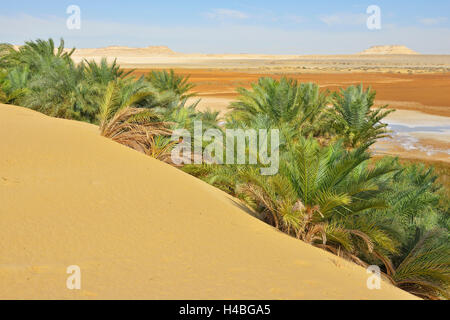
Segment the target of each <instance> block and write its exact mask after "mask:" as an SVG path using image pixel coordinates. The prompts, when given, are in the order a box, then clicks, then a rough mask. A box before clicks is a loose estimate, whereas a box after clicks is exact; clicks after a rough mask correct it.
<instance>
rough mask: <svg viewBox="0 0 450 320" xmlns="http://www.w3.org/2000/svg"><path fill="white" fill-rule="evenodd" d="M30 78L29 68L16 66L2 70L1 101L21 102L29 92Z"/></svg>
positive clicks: (0, 75) (0, 73) (0, 76)
mask: <svg viewBox="0 0 450 320" xmlns="http://www.w3.org/2000/svg"><path fill="white" fill-rule="evenodd" d="M29 78H30V72H29V71H28V68H26V67H25V68H24V67H15V68H12V69H9V70H8V71H6V70H5V71H1V72H0V102H3V103H11V104H21V101H22V99H23V97H24V96H25V95H26V94H27V93H28V88H27V84H28V81H29Z"/></svg>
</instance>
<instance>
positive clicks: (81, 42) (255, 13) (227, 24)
mask: <svg viewBox="0 0 450 320" xmlns="http://www.w3.org/2000/svg"><path fill="white" fill-rule="evenodd" d="M70 5H77V6H78V7H79V8H80V9H81V29H79V30H69V29H68V28H67V26H66V21H67V19H68V17H69V14H67V8H68V7H69V6H70ZM370 5H377V6H379V7H380V9H381V30H369V29H368V28H367V19H368V17H369V14H367V8H368V7H369V6H370ZM49 37H52V38H61V37H63V38H64V39H65V40H66V43H67V46H71V47H72V46H75V47H77V48H86V47H103V46H108V45H123V46H134V47H145V46H149V45H166V46H169V47H170V48H172V49H173V50H175V51H178V52H188V53H197V52H200V53H272V54H339V53H355V52H359V51H362V50H364V49H366V48H367V47H369V46H372V45H381V44H403V45H406V46H408V47H410V48H412V49H414V50H416V51H419V52H421V53H430V54H450V1H448V0H434V1H433V0H430V1H415V0H410V1H406V0H395V1H392V0H380V1H376V0H369V1H364V0H363V1H361V0H358V1H356V0H347V1H346V0H342V1H335V0H315V1H311V0H308V1H303V0H278V1H273V0H272V1H265V0H259V1H254V0H239V1H235V0H227V1H215V0H209V1H196V0H191V1H186V0H184V1H178V0H170V1H161V0H158V1H153V0H127V1H123V0H120V1H119V0H108V1H106V0H87V1H85V0H71V1H65V0H47V1H46V0H40V1H31V0H27V1H23V0H15V1H1V3H0V42H8V43H14V44H22V43H23V42H24V41H27V40H33V39H36V38H49Z"/></svg>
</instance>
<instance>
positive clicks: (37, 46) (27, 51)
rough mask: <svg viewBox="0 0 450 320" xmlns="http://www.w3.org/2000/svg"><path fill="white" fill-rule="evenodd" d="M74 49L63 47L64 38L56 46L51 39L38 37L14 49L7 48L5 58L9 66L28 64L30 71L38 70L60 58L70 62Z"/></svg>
mask: <svg viewBox="0 0 450 320" xmlns="http://www.w3.org/2000/svg"><path fill="white" fill-rule="evenodd" d="M74 52H75V49H72V50H70V51H68V50H66V49H65V48H64V40H63V39H61V40H60V44H59V46H58V47H57V48H56V47H55V43H54V41H53V39H48V40H47V41H45V40H41V39H38V40H36V41H28V42H25V45H23V46H22V47H20V48H19V50H18V51H16V50H12V51H11V50H9V53H8V54H7V55H6V57H5V58H6V60H7V61H8V63H9V65H10V66H18V65H25V66H28V68H29V69H30V72H31V73H35V72H36V71H39V70H40V69H41V68H42V66H45V65H50V64H52V61H53V60H55V59H57V60H62V61H63V62H66V63H69V62H71V56H72V54H73V53H74Z"/></svg>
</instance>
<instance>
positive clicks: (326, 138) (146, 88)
mask: <svg viewBox="0 0 450 320" xmlns="http://www.w3.org/2000/svg"><path fill="white" fill-rule="evenodd" d="M72 53H73V50H66V49H65V48H64V42H63V41H61V44H60V45H59V47H55V45H54V42H53V41H52V40H49V41H43V40H37V41H34V42H27V43H26V44H25V45H24V46H23V47H21V48H20V49H19V50H15V49H14V48H13V47H12V46H10V45H0V102H3V103H11V104H18V105H22V106H26V107H29V108H32V109H34V110H37V111H40V112H43V113H45V114H48V115H51V116H55V117H61V118H67V119H75V120H81V121H87V122H90V123H95V124H98V125H99V128H100V133H101V135H103V136H105V137H107V138H110V139H112V140H114V141H117V142H118V143H121V144H123V145H126V146H128V147H130V148H132V149H135V150H137V151H140V152H143V153H145V154H147V155H149V156H152V157H154V158H157V159H159V160H162V161H165V162H168V163H171V157H170V154H171V151H172V148H173V147H174V146H176V144H177V143H178V141H172V140H171V137H170V135H171V133H172V132H173V130H175V129H178V128H182V129H187V130H188V131H191V132H192V131H193V128H194V123H195V121H198V120H201V121H202V123H203V130H207V129H209V128H215V129H218V130H224V129H227V128H236V129H249V128H251V129H278V130H279V132H280V135H281V137H280V139H281V146H280V148H279V151H280V166H279V171H278V173H277V174H276V175H273V176H262V175H260V172H259V170H258V168H259V167H260V166H261V165H262V164H258V165H256V166H255V165H245V164H244V165H217V164H201V165H186V166H184V167H183V168H182V170H184V171H186V172H188V173H190V174H192V175H194V176H196V177H199V178H200V179H203V180H205V181H207V182H208V183H210V184H212V185H214V186H216V187H218V188H220V189H222V190H224V191H225V192H227V193H229V194H231V195H233V196H235V197H238V198H240V199H241V200H242V201H243V202H244V203H245V204H246V205H247V206H249V207H250V208H251V209H253V212H254V213H255V216H258V217H259V218H260V219H261V220H263V221H265V222H266V223H268V224H271V225H273V226H274V227H275V228H278V229H279V230H281V231H283V232H285V233H287V234H289V235H290V236H292V237H296V238H298V239H300V240H302V241H305V242H307V243H309V244H311V245H314V246H317V247H320V248H322V249H324V250H328V251H330V252H332V253H334V254H336V255H338V256H341V257H343V258H346V259H349V260H351V261H353V262H355V263H357V264H359V265H362V266H368V265H373V264H376V265H379V266H380V267H381V268H382V270H383V271H384V273H385V276H386V278H387V279H389V280H390V281H391V282H392V283H393V284H394V285H397V286H398V287H400V288H402V289H404V290H407V291H409V292H411V293H413V294H415V295H417V296H420V297H423V298H426V299H442V298H446V299H447V298H448V297H449V280H450V279H449V276H450V265H449V263H450V246H449V243H450V242H449V241H448V240H449V239H448V237H449V225H450V223H449V215H448V213H449V211H448V203H449V201H448V193H445V192H442V188H441V186H440V185H439V184H438V183H437V182H436V179H437V176H436V175H435V173H434V171H433V169H431V168H426V167H425V166H424V165H404V164H401V163H400V162H399V160H398V159H394V158H389V157H384V158H381V159H379V158H376V159H375V158H374V157H373V155H372V154H371V151H370V146H371V145H372V144H373V143H375V142H376V141H377V140H378V139H380V138H384V137H387V136H388V134H389V132H388V131H387V128H386V125H385V124H383V123H382V120H383V119H384V118H385V117H386V116H387V115H388V114H389V113H390V112H392V110H387V109H386V107H381V108H374V102H375V92H374V91H372V90H371V89H370V88H369V89H366V90H365V89H364V88H363V86H362V85H360V86H350V87H348V88H346V89H341V90H340V91H339V92H333V93H330V92H328V91H323V90H320V88H319V86H318V85H316V84H312V83H299V82H298V81H296V80H292V79H286V78H282V79H281V80H275V79H272V78H261V79H260V80H259V81H258V82H257V83H255V84H253V85H252V87H251V88H250V89H244V88H240V89H238V93H239V97H238V98H237V99H236V101H235V102H233V103H232V104H231V105H230V112H229V113H228V114H227V115H226V117H225V118H224V119H223V121H224V124H221V123H219V113H218V112H213V111H205V112H199V111H197V109H196V107H197V105H198V103H199V101H196V102H194V103H188V101H191V100H190V98H192V97H193V96H194V95H195V94H194V93H192V89H193V88H194V85H193V84H192V83H190V82H189V79H188V77H183V76H179V75H177V74H175V73H174V72H173V71H169V72H167V71H153V72H151V73H150V74H149V75H148V76H147V77H141V78H134V77H133V76H132V73H131V72H127V73H126V72H124V71H123V70H122V69H120V67H119V66H118V65H117V63H116V62H115V61H113V62H111V63H109V62H108V61H107V60H106V59H103V60H101V61H100V62H99V63H97V62H94V61H84V62H82V63H79V64H75V63H74V62H73V60H72V59H71V55H72ZM246 151H247V152H248V149H247V150H246Z"/></svg>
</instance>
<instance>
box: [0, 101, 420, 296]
mask: <svg viewBox="0 0 450 320" xmlns="http://www.w3.org/2000/svg"><path fill="white" fill-rule="evenodd" d="M18 124H20V125H18ZM0 134H1V135H2V136H7V137H8V139H2V140H1V141H0V152H1V154H2V155H3V156H2V157H0V168H2V170H1V171H0V203H1V212H2V219H0V229H1V230H2V232H1V234H0V252H1V253H2V254H1V255H0V284H1V285H0V286H1V290H0V299H189V300H191V299H414V298H415V297H414V296H412V295H410V294H409V293H407V292H405V291H402V290H400V289H398V288H395V287H393V286H392V285H390V284H388V283H387V282H384V281H383V283H382V285H381V290H369V289H368V288H367V284H366V283H367V279H368V275H367V272H366V270H365V269H364V268H362V267H360V266H357V265H356V264H353V263H351V262H348V261H346V260H343V259H341V258H339V257H337V256H335V255H333V254H331V253H328V252H325V251H323V250H321V249H318V248H314V247H312V246H310V245H308V244H306V243H303V242H302V241H298V240H297V239H295V238H292V237H289V236H288V235H286V234H283V233H281V232H279V231H277V230H275V229H274V228H273V227H271V226H269V225H267V224H265V223H263V222H262V221H260V220H258V219H256V218H254V217H252V216H251V215H249V214H248V213H247V212H246V211H244V210H243V209H242V206H241V205H240V204H239V203H238V202H237V201H236V200H235V199H233V198H232V197H230V196H228V195H227V194H225V193H223V192H222V191H220V190H218V189H216V188H214V187H212V186H210V185H208V184H206V183H205V182H202V181H200V180H198V179H196V178H194V177H192V176H189V175H188V174H185V173H183V172H182V171H180V170H178V169H176V168H173V167H171V166H169V165H167V164H164V163H162V162H160V161H157V160H155V159H152V158H150V157H148V156H145V155H143V154H141V153H138V152H136V151H134V150H131V149H129V148H127V147H125V146H123V145H120V144H118V143H116V142H113V141H111V140H108V139H106V138H104V137H102V136H100V135H99V131H98V127H96V126H94V125H91V124H87V123H82V122H76V121H69V120H62V119H56V118H51V117H48V116H45V115H43V114H41V113H38V112H35V111H32V110H29V109H26V108H21V107H15V106H11V105H7V106H6V105H0ZM37 190H38V191H39V192H36V191H37ZM24 199H26V201H24ZM55 199H56V200H57V201H56V200H55ZM72 265H77V266H79V267H80V269H81V290H68V289H67V288H66V279H67V277H68V274H67V273H66V269H67V267H68V266H72ZM280 270H282V271H281V272H280Z"/></svg>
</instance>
